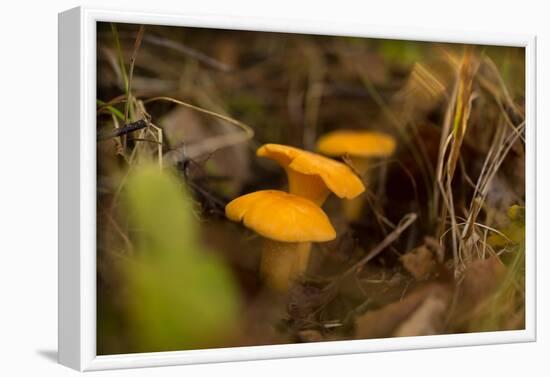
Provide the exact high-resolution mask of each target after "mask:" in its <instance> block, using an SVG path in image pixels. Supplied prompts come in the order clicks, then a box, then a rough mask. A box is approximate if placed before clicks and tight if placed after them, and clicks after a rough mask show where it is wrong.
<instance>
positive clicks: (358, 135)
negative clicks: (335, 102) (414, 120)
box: [317, 130, 396, 219]
mask: <svg viewBox="0 0 550 377" xmlns="http://www.w3.org/2000/svg"><path fill="white" fill-rule="evenodd" d="M395 146H396V145H395V139H394V138H393V137H391V136H390V135H387V134H384V133H381V132H376V131H360V130H357V131H352V130H340V131H333V132H329V133H327V134H325V135H323V136H322V137H321V138H320V139H319V141H318V142H317V150H318V151H319V152H321V153H322V154H324V155H327V156H331V157H342V156H348V157H349V159H350V160H351V163H352V165H353V168H354V169H355V171H356V172H357V173H358V174H359V175H361V177H362V178H363V179H364V180H367V181H368V176H367V172H368V169H369V163H370V159H372V158H387V157H389V156H391V155H392V154H393V153H394V152H395ZM362 204H363V199H362V198H361V197H357V198H356V199H355V200H352V201H350V202H347V203H346V204H344V208H345V211H346V214H347V215H348V218H350V219H356V218H357V217H358V215H359V212H360V210H361V206H362Z"/></svg>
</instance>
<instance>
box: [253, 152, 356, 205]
mask: <svg viewBox="0 0 550 377" xmlns="http://www.w3.org/2000/svg"><path fill="white" fill-rule="evenodd" d="M256 154H257V155H258V156H260V157H266V158H269V159H271V160H274V161H276V162H277V163H278V164H279V165H280V166H281V167H282V168H283V169H285V171H286V174H287V177H288V186H289V192H290V193H291V194H295V195H298V196H302V197H304V198H307V199H309V200H311V201H313V202H314V203H315V204H317V205H318V206H322V205H323V203H324V202H325V200H326V199H327V197H328V195H329V194H330V192H333V193H334V194H336V196H338V197H339V198H345V199H352V198H355V197H356V196H358V195H359V194H361V193H362V192H363V191H365V186H364V185H363V182H362V181H361V179H359V177H357V175H355V174H354V172H353V171H352V170H351V169H350V167H349V166H347V165H346V164H343V163H341V162H338V161H335V160H332V159H330V158H327V157H323V156H321V155H319V154H317V153H312V152H307V151H304V150H302V149H299V148H295V147H290V146H287V145H281V144H265V145H263V146H261V147H260V148H259V149H258V150H257V152H256Z"/></svg>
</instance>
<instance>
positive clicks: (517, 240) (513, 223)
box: [488, 205, 525, 247]
mask: <svg viewBox="0 0 550 377" xmlns="http://www.w3.org/2000/svg"><path fill="white" fill-rule="evenodd" d="M507 215H508V220H509V221H508V224H506V225H505V226H504V227H503V228H502V229H501V230H500V232H501V233H502V235H500V234H498V233H496V234H493V235H491V236H490V237H489V239H488V242H489V244H490V245H491V246H493V247H504V246H514V245H524V244H525V207H520V206H518V205H513V206H511V207H510V208H509V209H508V212H507Z"/></svg>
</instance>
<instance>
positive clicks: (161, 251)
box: [125, 166, 239, 352]
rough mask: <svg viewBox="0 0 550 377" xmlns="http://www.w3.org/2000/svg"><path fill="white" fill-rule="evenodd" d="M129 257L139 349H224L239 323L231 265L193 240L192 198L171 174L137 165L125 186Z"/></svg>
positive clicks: (133, 329) (131, 315) (130, 309)
mask: <svg viewBox="0 0 550 377" xmlns="http://www.w3.org/2000/svg"><path fill="white" fill-rule="evenodd" d="M126 187H127V189H126V206H127V211H128V219H129V222H130V224H131V226H132V227H133V229H134V233H133V237H132V238H133V239H134V240H135V242H136V250H135V254H134V256H133V257H132V258H131V259H130V260H129V261H128V263H126V264H125V277H126V281H127V284H128V289H127V292H126V294H127V295H128V313H127V314H128V320H129V322H130V327H131V332H132V334H131V337H132V338H133V339H134V340H135V347H136V348H137V349H136V351H138V352H153V351H169V350H182V349H194V348H206V347H217V346H224V343H225V342H226V341H227V339H228V338H229V337H230V336H231V335H232V333H234V332H235V330H236V329H237V328H238V323H237V313H238V309H239V298H238V294H237V288H236V285H235V282H234V280H233V277H232V276H231V274H230V272H229V269H228V267H226V265H224V264H223V263H222V261H221V260H220V259H219V258H217V257H216V256H215V255H212V254H211V253H208V251H207V250H204V247H203V246H202V245H201V244H200V242H199V240H198V224H197V221H198V220H197V218H196V217H195V215H194V213H193V201H192V200H191V198H190V196H189V195H188V194H187V193H186V192H185V191H184V188H183V187H182V185H181V184H180V183H178V180H177V178H176V177H175V176H174V175H172V174H171V173H170V172H167V171H162V170H160V169H159V168H158V167H156V166H147V167H139V168H137V169H136V171H135V173H133V174H132V175H131V176H130V177H129V179H128V182H127V185H126Z"/></svg>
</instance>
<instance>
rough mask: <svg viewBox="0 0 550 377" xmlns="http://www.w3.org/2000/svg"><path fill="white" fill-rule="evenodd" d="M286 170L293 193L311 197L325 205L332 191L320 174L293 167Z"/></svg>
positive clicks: (315, 201)
mask: <svg viewBox="0 0 550 377" xmlns="http://www.w3.org/2000/svg"><path fill="white" fill-rule="evenodd" d="M285 170H286V174H287V177H288V191H289V192H290V193H291V194H294V195H298V196H301V197H302V198H306V199H309V200H311V201H312V202H313V203H315V204H317V205H318V206H319V207H321V206H322V205H323V203H324V202H325V200H327V197H328V195H329V194H330V191H329V189H328V188H327V186H326V185H325V183H324V182H323V180H322V179H321V178H320V177H319V176H318V175H308V174H303V173H299V172H297V171H295V170H292V169H285Z"/></svg>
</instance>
